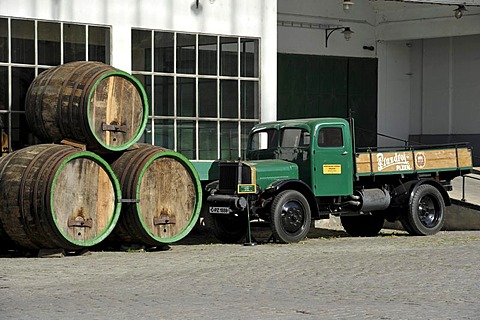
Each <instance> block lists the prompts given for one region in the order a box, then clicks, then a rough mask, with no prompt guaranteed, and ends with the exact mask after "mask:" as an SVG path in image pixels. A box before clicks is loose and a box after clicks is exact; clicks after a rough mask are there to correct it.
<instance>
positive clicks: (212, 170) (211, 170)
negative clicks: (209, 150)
mask: <svg viewBox="0 0 480 320" xmlns="http://www.w3.org/2000/svg"><path fill="white" fill-rule="evenodd" d="M190 163H191V164H192V165H193V167H194V168H195V171H196V172H197V174H198V177H199V179H200V180H201V181H213V180H218V165H217V163H216V162H215V161H214V160H190Z"/></svg>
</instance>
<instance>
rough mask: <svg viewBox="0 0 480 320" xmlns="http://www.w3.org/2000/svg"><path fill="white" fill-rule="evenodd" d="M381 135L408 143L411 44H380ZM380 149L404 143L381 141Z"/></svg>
mask: <svg viewBox="0 0 480 320" xmlns="http://www.w3.org/2000/svg"><path fill="white" fill-rule="evenodd" d="M377 45H378V106H379V108H378V113H377V115H378V116H377V121H378V123H377V124H378V132H379V133H382V134H385V135H389V136H392V137H395V138H398V139H403V140H408V135H409V130H410V127H409V121H410V77H411V71H410V70H411V66H410V48H411V47H410V43H409V42H406V41H385V42H378V44H377ZM378 145H379V146H399V145H402V143H401V142H399V141H396V140H393V139H386V138H382V137H379V139H378Z"/></svg>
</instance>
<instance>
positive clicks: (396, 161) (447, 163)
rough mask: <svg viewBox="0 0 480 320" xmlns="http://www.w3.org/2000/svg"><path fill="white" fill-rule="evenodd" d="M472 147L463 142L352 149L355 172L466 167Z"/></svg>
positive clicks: (469, 160) (374, 173) (380, 173)
mask: <svg viewBox="0 0 480 320" xmlns="http://www.w3.org/2000/svg"><path fill="white" fill-rule="evenodd" d="M471 168H472V150H471V148H470V147H468V146H466V145H461V146H456V145H455V146H452V145H450V146H444V147H426V148H423V149H422V148H418V149H415V148H413V147H411V148H408V149H404V150H400V151H398V150H392V149H387V150H384V151H381V150H375V151H372V150H367V151H365V152H357V153H356V174H357V176H368V175H387V174H396V173H405V174H406V173H421V172H435V171H452V170H462V169H463V170H469V169H471Z"/></svg>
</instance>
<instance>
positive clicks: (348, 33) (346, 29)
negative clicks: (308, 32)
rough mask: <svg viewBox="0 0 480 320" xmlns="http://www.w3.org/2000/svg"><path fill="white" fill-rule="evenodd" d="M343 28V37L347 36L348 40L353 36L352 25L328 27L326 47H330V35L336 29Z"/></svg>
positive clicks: (326, 30)
mask: <svg viewBox="0 0 480 320" xmlns="http://www.w3.org/2000/svg"><path fill="white" fill-rule="evenodd" d="M340 29H343V31H342V33H343V37H344V38H345V40H346V41H348V40H350V38H351V37H352V33H353V31H352V30H350V27H336V28H326V29H325V48H327V47H328V38H330V35H331V34H332V33H333V32H334V31H335V30H340Z"/></svg>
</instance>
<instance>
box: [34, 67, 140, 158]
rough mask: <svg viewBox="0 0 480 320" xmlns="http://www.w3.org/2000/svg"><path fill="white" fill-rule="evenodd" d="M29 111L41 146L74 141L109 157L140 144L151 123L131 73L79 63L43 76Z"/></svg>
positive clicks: (137, 84) (49, 71)
mask: <svg viewBox="0 0 480 320" xmlns="http://www.w3.org/2000/svg"><path fill="white" fill-rule="evenodd" d="M25 111H26V115H27V121H28V124H29V126H30V128H31V130H32V131H33V133H34V134H35V135H36V136H37V137H38V138H39V139H41V140H42V141H43V142H59V141H61V140H62V139H70V140H75V141H78V142H81V143H83V144H85V145H86V146H87V149H88V150H92V151H95V152H101V153H108V152H112V151H123V150H126V149H128V147H130V146H131V145H133V144H134V143H135V142H137V140H138V139H139V138H140V136H141V135H142V133H143V130H144V129H145V126H146V124H147V118H148V100H147V96H146V93H145V90H144V89H143V87H142V85H141V84H140V82H139V81H138V80H137V79H136V78H135V77H133V76H131V75H130V74H128V73H126V72H123V71H121V70H118V69H115V68H113V67H112V66H109V65H106V64H104V63H101V62H91V61H76V62H70V63H66V64H63V65H60V66H57V67H55V68H52V69H49V70H47V71H44V72H42V73H41V74H39V75H38V76H37V77H36V78H35V79H34V81H33V82H32V84H31V85H30V87H29V89H28V92H27V96H26V101H25Z"/></svg>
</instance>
